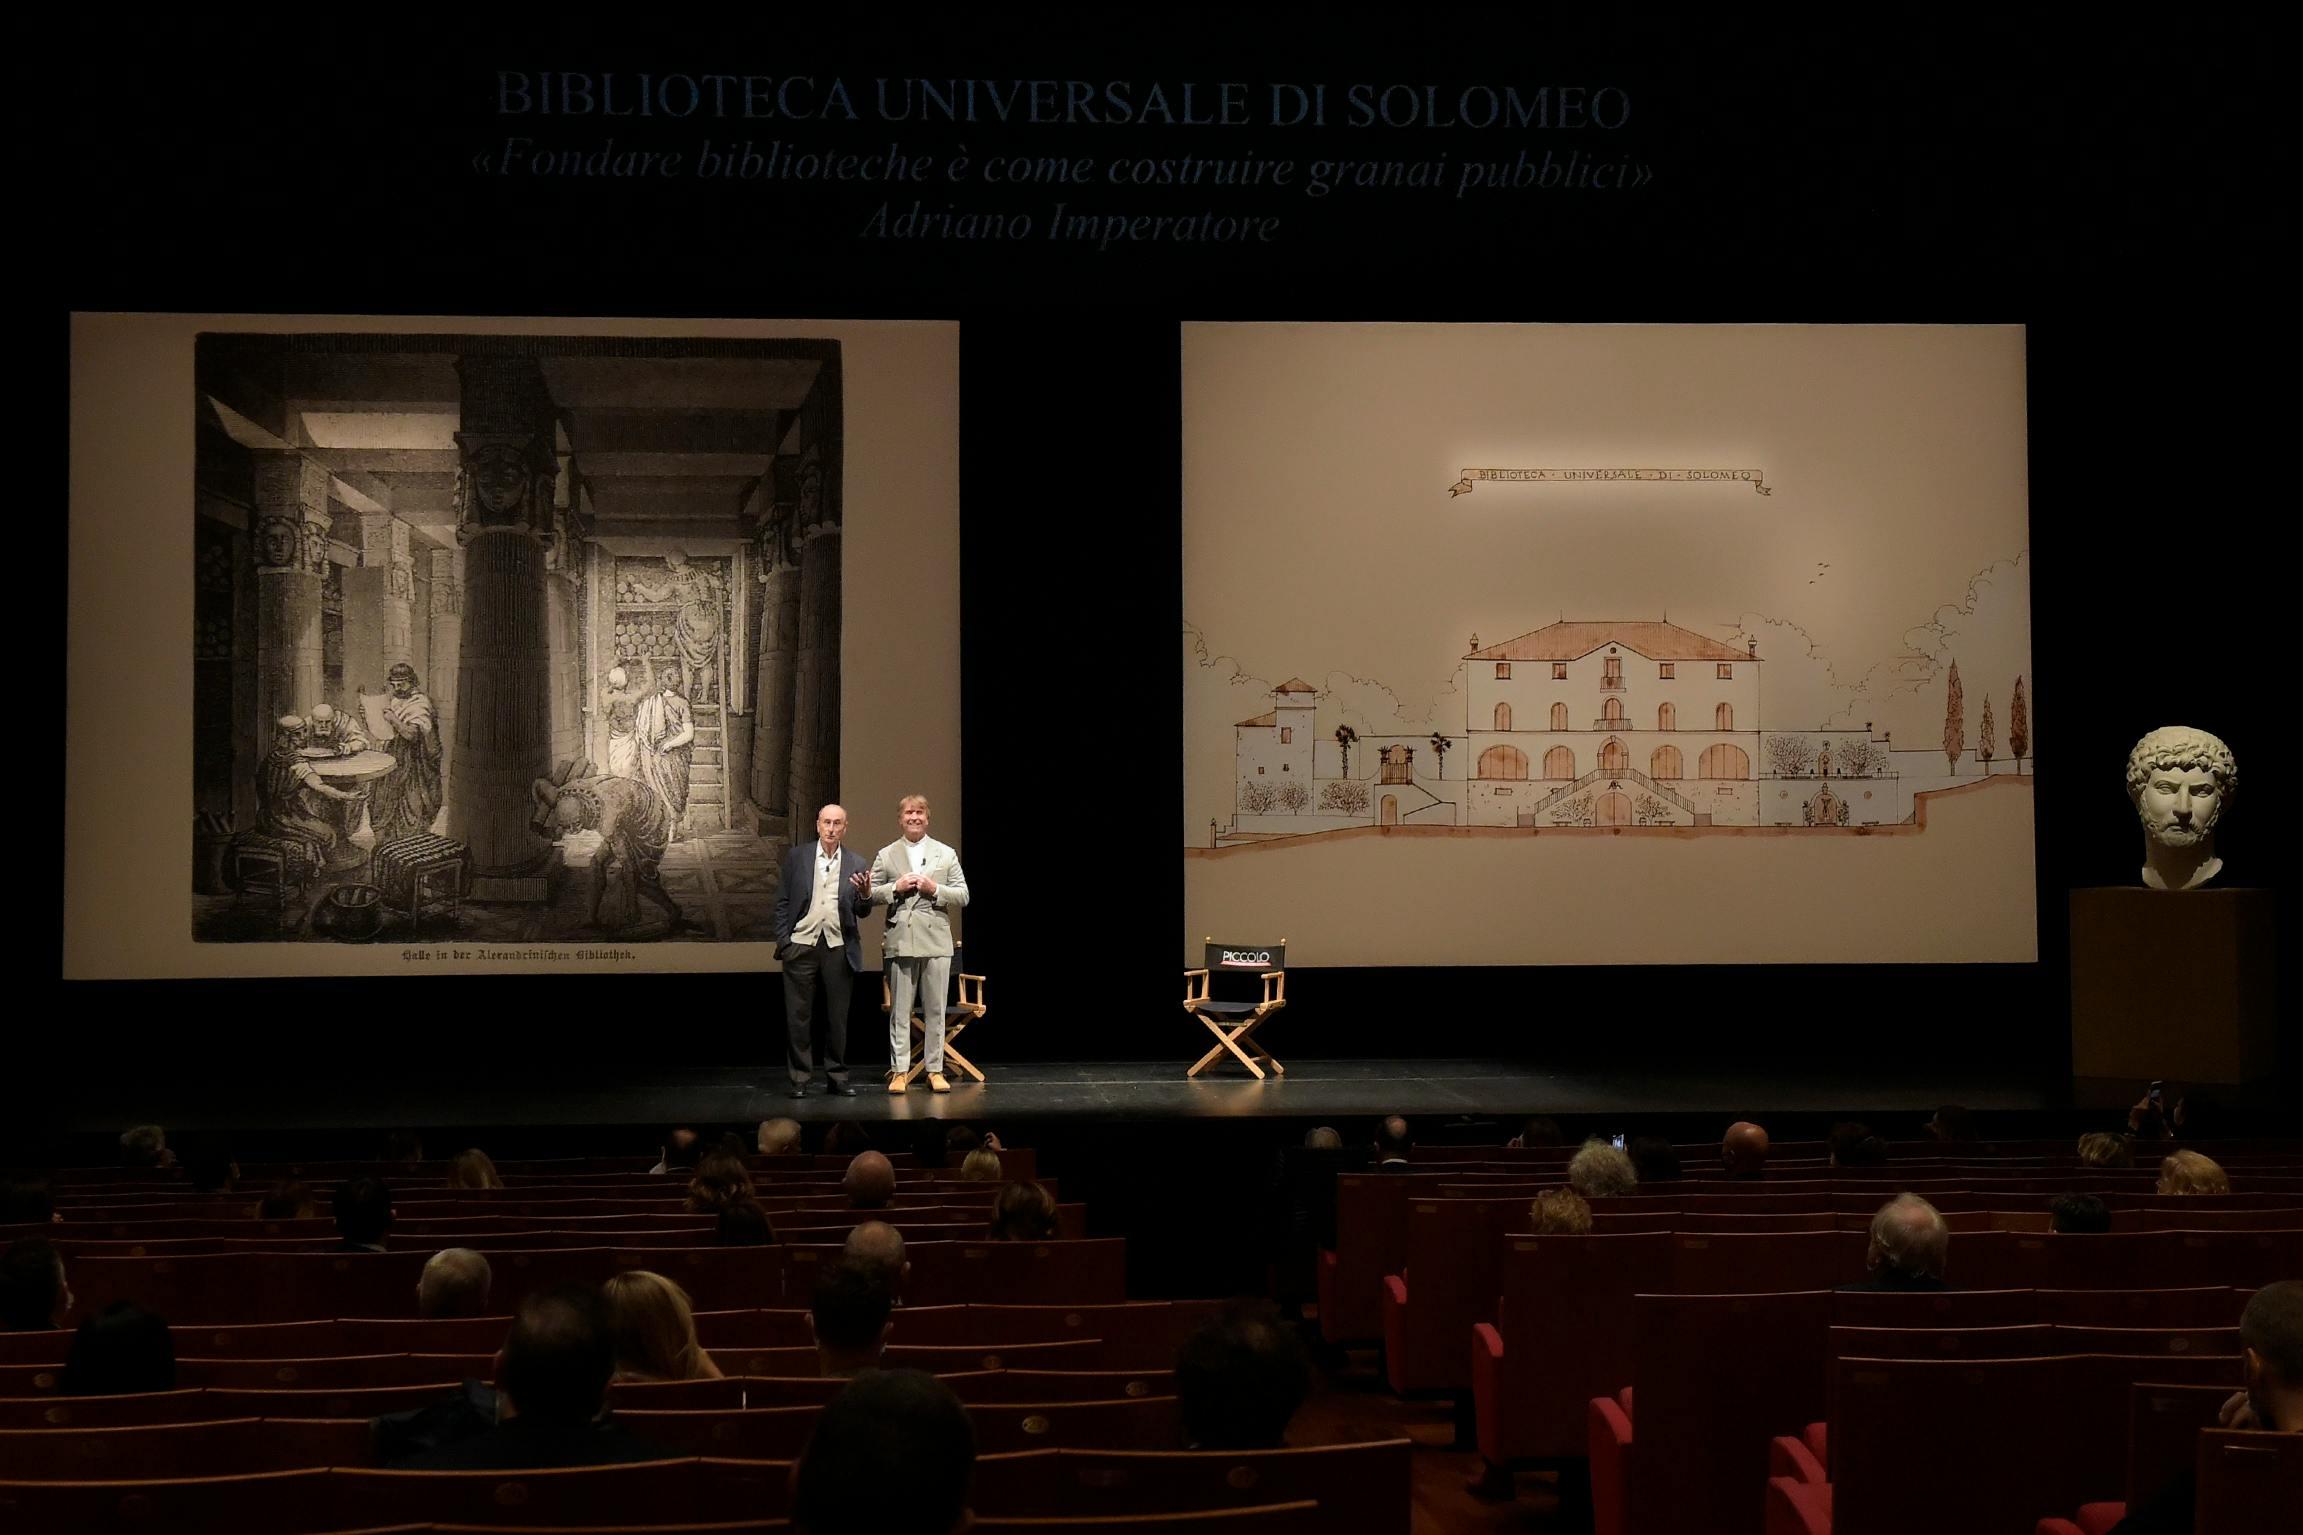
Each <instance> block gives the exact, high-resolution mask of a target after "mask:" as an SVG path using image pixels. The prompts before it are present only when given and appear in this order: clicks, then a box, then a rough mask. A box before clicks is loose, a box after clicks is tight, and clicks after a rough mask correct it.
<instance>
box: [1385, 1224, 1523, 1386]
mask: <svg viewBox="0 0 2303 1535" xmlns="http://www.w3.org/2000/svg"><path fill="white" fill-rule="evenodd" d="M1527 1224H1528V1219H1527V1201H1526V1200H1524V1199H1518V1198H1512V1199H1414V1200H1411V1201H1409V1203H1408V1212H1407V1245H1408V1251H1409V1252H1410V1253H1412V1254H1413V1256H1412V1257H1411V1258H1410V1259H1409V1260H1408V1267H1407V1294H1408V1309H1407V1312H1406V1315H1405V1316H1404V1317H1403V1318H1402V1322H1403V1326H1402V1328H1401V1336H1400V1340H1399V1342H1400V1351H1401V1355H1402V1357H1400V1358H1396V1359H1387V1360H1386V1361H1385V1367H1386V1369H1387V1370H1388V1371H1389V1372H1390V1376H1391V1380H1392V1384H1393V1388H1394V1389H1395V1390H1409V1391H1434V1390H1443V1391H1444V1390H1465V1389H1468V1388H1469V1387H1470V1385H1471V1350H1470V1347H1469V1343H1470V1338H1471V1329H1472V1328H1473V1327H1474V1326H1475V1325H1477V1324H1478V1323H1481V1322H1492V1321H1494V1320H1495V1316H1496V1301H1497V1297H1498V1295H1499V1294H1500V1293H1501V1291H1502V1288H1503V1277H1502V1273H1503V1247H1504V1238H1505V1236H1506V1235H1507V1234H1509V1233H1510V1232H1512V1231H1515V1230H1525V1229H1526V1228H1527ZM1506 1346H1507V1347H1508V1346H1509V1345H1508V1343H1507V1344H1506Z"/></svg>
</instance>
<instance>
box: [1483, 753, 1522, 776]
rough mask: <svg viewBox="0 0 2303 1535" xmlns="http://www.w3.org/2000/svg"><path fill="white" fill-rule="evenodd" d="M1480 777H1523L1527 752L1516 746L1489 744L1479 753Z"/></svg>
mask: <svg viewBox="0 0 2303 1535" xmlns="http://www.w3.org/2000/svg"><path fill="white" fill-rule="evenodd" d="M1479 776H1480V777H1482V778H1525V777H1526V776H1527V753H1526V752H1523V751H1521V750H1520V749H1519V748H1518V747H1516V746H1490V747H1489V748H1488V749H1487V750H1486V751H1483V752H1481V753H1480V754H1479Z"/></svg>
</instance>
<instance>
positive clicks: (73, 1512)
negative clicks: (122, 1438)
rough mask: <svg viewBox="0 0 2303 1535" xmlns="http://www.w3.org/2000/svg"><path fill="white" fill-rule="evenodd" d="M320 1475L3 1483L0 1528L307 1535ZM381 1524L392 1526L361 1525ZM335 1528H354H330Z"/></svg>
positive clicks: (323, 1492) (324, 1486)
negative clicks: (206, 1531)
mask: <svg viewBox="0 0 2303 1535" xmlns="http://www.w3.org/2000/svg"><path fill="white" fill-rule="evenodd" d="M334 1474H335V1473H333V1472H329V1471H321V1470H304V1471H265V1472H257V1473H253V1474H250V1475H246V1476H203V1477H187V1478H183V1479H180V1480H144V1479H137V1480H124V1481H42V1482H29V1481H27V1482H11V1481H0V1529H5V1530H11V1531H15V1530H24V1531H34V1530H71V1531H74V1532H80V1531H87V1532H90V1535H111V1532H114V1531H128V1530H230V1531H232V1532H233V1535H304V1532H306V1531H309V1530H312V1529H315V1528H319V1527H321V1526H319V1525H318V1524H317V1523H316V1522H315V1519H314V1511H315V1510H316V1509H325V1508H326V1507H327V1502H326V1500H327V1497H328V1479H329V1478H330V1477H331V1476H332V1475H334ZM359 1522H361V1523H363V1524H368V1525H375V1524H379V1523H387V1522H389V1521H385V1520H378V1519H373V1518H367V1519H362V1520H361V1521H359ZM327 1527H329V1528H348V1527H349V1526H346V1525H342V1524H335V1523H331V1524H330V1525H329V1526H327Z"/></svg>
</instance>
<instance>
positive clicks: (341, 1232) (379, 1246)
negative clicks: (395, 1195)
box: [335, 1178, 392, 1253]
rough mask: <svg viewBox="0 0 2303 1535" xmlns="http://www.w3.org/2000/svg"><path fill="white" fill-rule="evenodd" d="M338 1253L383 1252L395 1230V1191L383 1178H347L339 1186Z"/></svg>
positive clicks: (337, 1213)
mask: <svg viewBox="0 0 2303 1535" xmlns="http://www.w3.org/2000/svg"><path fill="white" fill-rule="evenodd" d="M335 1215H336V1235H337V1236H339V1237H341V1238H343V1240H342V1241H341V1242H339V1243H338V1244H337V1249H338V1251H341V1252H360V1253H380V1252H382V1251H383V1250H384V1237H385V1234H386V1233H388V1232H389V1231H391V1229H392V1191H391V1190H390V1189H389V1188H386V1187H385V1186H384V1180H383V1179H381V1178H347V1179H346V1180H345V1181H344V1182H342V1183H339V1184H337V1185H336V1202H335Z"/></svg>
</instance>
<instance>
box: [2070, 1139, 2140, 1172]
mask: <svg viewBox="0 0 2303 1535" xmlns="http://www.w3.org/2000/svg"><path fill="white" fill-rule="evenodd" d="M2079 1165H2080V1166H2081V1167H2133V1166H2134V1165H2135V1143H2134V1142H2133V1141H2130V1140H2129V1139H2128V1138H2127V1137H2126V1136H2124V1135H2113V1134H2112V1133H2111V1132H2110V1131H2108V1130H2090V1131H2089V1132H2088V1133H2087V1134H2085V1135H2082V1136H2081V1137H2079Z"/></svg>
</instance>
